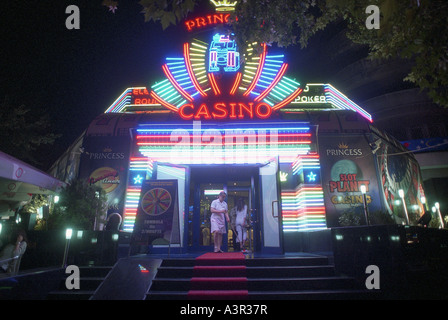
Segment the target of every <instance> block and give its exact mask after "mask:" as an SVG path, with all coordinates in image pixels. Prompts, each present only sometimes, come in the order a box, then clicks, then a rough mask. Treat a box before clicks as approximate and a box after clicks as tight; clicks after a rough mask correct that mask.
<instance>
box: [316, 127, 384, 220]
mask: <svg viewBox="0 0 448 320" xmlns="http://www.w3.org/2000/svg"><path fill="white" fill-rule="evenodd" d="M319 154H320V162H321V177H322V187H323V189H324V194H325V208H326V213H327V226H328V227H329V228H331V227H339V226H347V225H364V224H365V223H366V221H365V216H364V207H363V195H362V193H361V186H362V185H363V186H365V187H366V199H367V204H368V208H369V212H371V213H372V215H375V214H376V213H377V212H379V211H380V210H381V201H380V197H379V192H378V180H377V173H376V165H375V162H374V160H373V156H374V155H373V154H372V149H371V148H370V146H369V144H368V142H367V140H366V139H365V137H364V136H360V135H357V136H350V135H332V136H321V137H320V140H319Z"/></svg>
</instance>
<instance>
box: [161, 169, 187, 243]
mask: <svg viewBox="0 0 448 320" xmlns="http://www.w3.org/2000/svg"><path fill="white" fill-rule="evenodd" d="M153 179H156V180H166V179H169V180H177V188H178V189H177V190H178V191H177V199H178V214H174V216H173V230H172V237H171V248H173V247H181V248H183V247H184V225H185V224H184V217H185V212H187V211H186V210H188V208H187V207H186V204H187V203H188V202H187V199H188V196H189V195H188V193H189V188H188V185H189V168H188V167H186V166H180V165H173V164H170V163H160V162H155V163H154V175H153Z"/></svg>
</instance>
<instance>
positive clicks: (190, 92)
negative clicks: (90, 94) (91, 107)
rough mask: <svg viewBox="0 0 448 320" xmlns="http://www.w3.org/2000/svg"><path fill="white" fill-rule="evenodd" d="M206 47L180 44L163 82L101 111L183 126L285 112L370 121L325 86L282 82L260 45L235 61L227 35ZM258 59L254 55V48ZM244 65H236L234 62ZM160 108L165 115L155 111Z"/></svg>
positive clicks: (273, 58) (283, 67)
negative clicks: (343, 113) (169, 115)
mask: <svg viewBox="0 0 448 320" xmlns="http://www.w3.org/2000/svg"><path fill="white" fill-rule="evenodd" d="M212 39H213V40H212V41H211V43H210V44H209V43H206V42H203V41H201V40H197V39H195V40H193V41H192V42H188V43H184V45H183V50H182V53H181V54H180V55H179V56H177V57H167V58H166V60H165V63H164V64H163V65H162V71H163V73H164V75H165V78H164V79H162V80H161V81H159V82H157V83H155V84H153V85H152V86H151V88H146V87H140V88H129V89H127V90H126V91H124V92H123V93H122V94H121V96H119V97H118V98H117V99H116V100H115V102H114V103H113V104H112V105H111V106H110V107H109V108H108V109H107V110H106V111H105V112H106V113H109V112H129V111H134V112H145V109H144V108H145V107H149V109H147V111H146V112H170V111H171V112H175V113H177V114H178V115H179V117H180V118H181V119H183V120H244V119H246V120H250V119H267V118H269V117H271V116H272V115H273V114H275V113H277V112H276V111H277V110H279V109H281V108H283V107H284V106H288V109H289V111H285V112H292V111H291V109H293V110H296V111H295V112H301V111H303V110H351V111H354V112H357V113H358V114H360V115H362V116H363V117H365V118H366V119H368V120H369V121H370V122H372V117H371V115H370V114H369V113H367V112H366V111H365V110H364V109H362V108H361V107H360V106H358V105H357V104H356V103H354V102H353V101H351V100H350V99H349V98H348V97H346V96H345V95H344V94H343V93H342V92H340V91H338V90H337V89H336V88H335V87H333V86H332V85H330V84H324V83H316V84H310V83H309V84H306V85H305V86H303V89H302V87H301V85H300V83H298V82H297V81H296V80H295V79H291V78H289V77H287V76H286V71H287V69H288V66H289V65H288V63H285V62H284V55H282V54H270V53H268V52H267V46H266V45H265V44H261V45H260V44H249V45H248V47H247V49H246V51H245V52H244V54H241V55H240V52H239V51H238V48H237V47H236V44H235V42H234V41H233V40H232V39H231V38H230V37H229V36H228V35H221V34H219V33H216V34H214V35H213V37H212ZM255 45H257V46H261V49H262V50H261V53H260V54H259V55H256V54H254V51H255V50H254V46H255ZM242 55H244V56H245V63H244V64H241V65H240V64H239V60H237V59H239V57H240V56H242ZM237 61H238V62H237ZM160 106H163V107H165V108H166V109H165V110H162V111H155V110H154V108H159V107H160Z"/></svg>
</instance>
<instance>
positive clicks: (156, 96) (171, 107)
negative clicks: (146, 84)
mask: <svg viewBox="0 0 448 320" xmlns="http://www.w3.org/2000/svg"><path fill="white" fill-rule="evenodd" d="M151 97H153V98H154V99H155V100H156V101H157V102H158V103H160V104H161V105H163V106H165V107H167V108H168V109H170V110H173V111H175V112H178V111H179V109H178V108H177V107H176V106H174V105H172V104H170V103H168V102H166V101H165V100H163V99H162V98H160V97H159V96H158V95H157V94H156V93H155V92H154V91H151Z"/></svg>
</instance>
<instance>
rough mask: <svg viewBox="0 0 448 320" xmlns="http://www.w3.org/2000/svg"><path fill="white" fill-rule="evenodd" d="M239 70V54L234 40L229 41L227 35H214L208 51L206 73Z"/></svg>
mask: <svg viewBox="0 0 448 320" xmlns="http://www.w3.org/2000/svg"><path fill="white" fill-rule="evenodd" d="M239 68H240V53H239V52H238V49H237V46H236V42H235V40H230V36H229V35H227V36H224V35H220V34H219V33H217V34H215V35H214V36H213V41H212V43H211V44H210V49H209V63H208V72H217V71H220V70H221V69H223V70H224V71H225V72H235V71H238V69H239Z"/></svg>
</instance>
